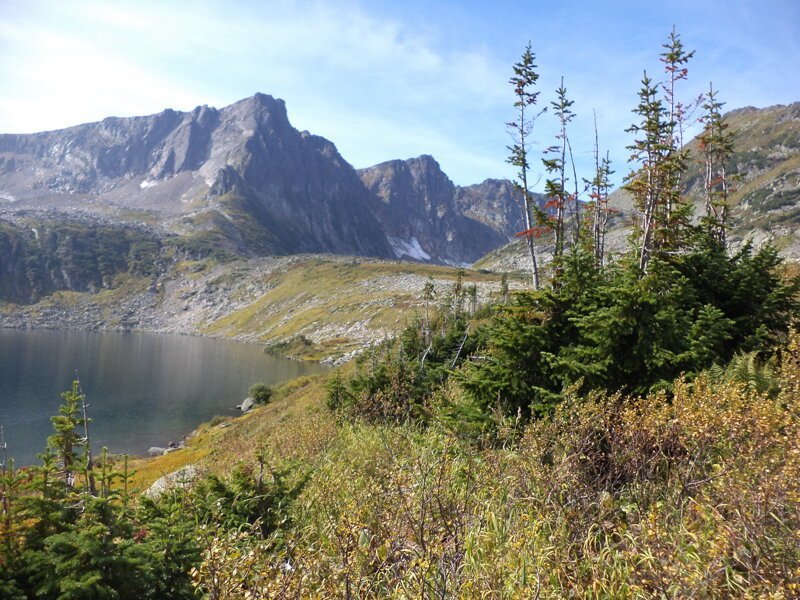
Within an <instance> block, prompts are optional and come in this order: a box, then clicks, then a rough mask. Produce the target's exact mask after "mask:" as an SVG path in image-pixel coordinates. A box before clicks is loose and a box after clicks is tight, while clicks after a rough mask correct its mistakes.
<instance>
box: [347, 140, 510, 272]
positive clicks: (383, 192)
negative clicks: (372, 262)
mask: <svg viewBox="0 0 800 600" xmlns="http://www.w3.org/2000/svg"><path fill="white" fill-rule="evenodd" d="M359 175H360V176H361V180H362V181H363V182H364V185H365V186H366V187H367V189H369V191H370V192H371V193H372V194H373V197H374V198H375V201H376V202H375V212H376V214H377V215H378V218H379V220H380V221H381V223H382V224H383V227H384V231H385V233H386V236H387V238H388V240H389V243H390V244H391V246H392V250H393V251H394V253H395V256H397V257H398V258H411V259H415V260H422V261H430V260H433V261H435V262H443V263H447V264H454V265H466V264H471V263H472V262H474V261H475V260H477V259H478V258H480V257H481V256H483V255H484V254H486V253H487V252H489V251H490V250H492V249H494V248H497V247H498V246H501V245H502V244H504V243H505V242H506V241H507V238H506V236H505V235H504V234H503V233H501V232H499V231H497V230H496V229H494V228H492V227H491V226H490V225H489V224H487V223H485V222H482V221H480V220H477V219H475V218H473V217H472V216H468V215H467V214H465V213H464V211H463V210H462V208H461V206H460V205H459V203H458V202H457V201H456V197H457V189H458V188H456V186H455V185H453V182H452V181H450V179H449V178H448V177H447V175H445V174H444V172H442V170H441V168H440V167H439V163H437V162H436V161H435V160H434V159H433V157H432V156H427V155H423V156H420V157H418V158H412V159H409V160H392V161H389V162H385V163H381V164H379V165H376V166H374V167H369V168H367V169H362V170H360V171H359Z"/></svg>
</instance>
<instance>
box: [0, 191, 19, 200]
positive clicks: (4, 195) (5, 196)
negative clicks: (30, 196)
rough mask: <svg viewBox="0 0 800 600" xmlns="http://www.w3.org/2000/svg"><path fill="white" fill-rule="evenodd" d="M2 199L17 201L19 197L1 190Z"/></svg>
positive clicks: (0, 198) (0, 197) (0, 196)
mask: <svg viewBox="0 0 800 600" xmlns="http://www.w3.org/2000/svg"><path fill="white" fill-rule="evenodd" d="M0 200H5V201H6V202H16V201H17V199H16V198H15V197H14V196H12V195H11V194H9V193H8V192H0Z"/></svg>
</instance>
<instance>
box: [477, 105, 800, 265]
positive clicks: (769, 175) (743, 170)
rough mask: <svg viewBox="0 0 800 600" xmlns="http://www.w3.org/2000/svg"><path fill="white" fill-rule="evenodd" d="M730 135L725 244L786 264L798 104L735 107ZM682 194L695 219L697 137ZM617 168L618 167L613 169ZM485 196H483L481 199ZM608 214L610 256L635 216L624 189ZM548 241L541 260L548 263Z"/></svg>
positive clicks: (519, 248) (794, 250)
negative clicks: (757, 250) (749, 245)
mask: <svg viewBox="0 0 800 600" xmlns="http://www.w3.org/2000/svg"><path fill="white" fill-rule="evenodd" d="M724 120H725V123H727V124H728V126H729V128H730V131H731V132H732V134H733V156H732V158H731V161H730V164H729V168H728V172H729V173H733V174H735V175H736V181H734V182H733V185H732V194H731V197H730V204H731V209H730V217H729V226H730V230H729V233H728V241H729V243H730V245H731V247H732V248H733V249H736V248H739V247H741V246H742V244H744V243H746V242H748V241H752V242H753V243H754V244H755V245H761V244H763V243H765V242H770V243H772V244H774V245H775V247H776V248H777V249H778V250H779V251H780V253H781V254H782V255H783V256H785V257H786V258H789V259H791V260H800V102H795V103H793V104H789V105H776V106H770V107H767V108H762V109H759V108H753V107H746V108H739V109H736V110H732V111H730V112H728V113H726V114H725V117H724ZM687 147H688V149H689V161H688V169H687V172H686V174H685V176H684V184H685V192H686V194H687V197H688V198H689V199H690V200H691V201H692V203H693V204H694V209H695V210H694V214H695V218H699V217H700V216H702V215H703V214H704V201H703V159H702V155H701V153H700V150H699V147H698V141H697V139H696V138H695V139H693V140H691V141H690V142H689V144H688V146H687ZM618 170H619V169H618ZM483 197H484V198H486V197H488V196H486V195H484V196H483ZM609 204H610V205H611V206H612V207H613V208H614V210H615V211H616V212H615V213H614V214H612V216H611V222H610V229H609V232H608V237H607V240H606V247H607V249H608V250H609V251H611V252H612V253H616V254H618V253H620V252H623V251H624V250H625V249H626V248H627V239H628V235H629V233H630V230H631V228H630V224H631V223H632V222H633V221H634V220H635V219H637V218H638V215H637V213H636V210H635V209H634V207H633V199H632V197H631V196H630V194H628V193H627V192H626V191H625V190H624V189H617V190H616V191H615V192H614V193H613V194H612V195H611V197H610V198H609ZM546 243H547V240H543V243H542V246H543V247H542V249H541V250H542V257H543V259H544V260H545V261H546V260H547V257H548V256H547V252H548V250H547V248H546V247H544V246H546ZM528 263H529V259H528V258H527V250H526V248H524V245H523V244H522V243H521V242H519V241H517V242H514V243H512V244H509V245H508V246H506V247H504V248H499V249H497V250H495V251H493V252H492V253H491V254H490V255H487V256H486V257H484V259H482V260H481V261H479V262H478V263H477V266H480V267H481V268H486V269H497V270H516V269H525V268H526V267H527V265H528Z"/></svg>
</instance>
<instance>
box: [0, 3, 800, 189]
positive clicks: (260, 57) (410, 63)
mask: <svg viewBox="0 0 800 600" xmlns="http://www.w3.org/2000/svg"><path fill="white" fill-rule="evenodd" d="M673 25H675V26H676V27H677V29H678V32H679V33H680V34H681V38H682V40H683V42H684V44H685V45H686V47H687V48H688V49H694V50H696V56H695V59H694V60H693V61H692V62H691V63H690V65H689V69H690V74H689V81H688V82H686V84H685V85H684V86H683V89H682V92H683V95H684V96H685V97H686V98H691V97H693V96H695V95H697V94H698V93H700V92H702V91H703V90H705V89H707V88H708V83H709V81H713V82H714V86H715V87H716V88H717V89H718V90H719V94H720V98H721V99H722V100H724V101H726V102H727V108H738V107H740V106H746V105H753V106H758V107H763V106H768V105H772V104H779V103H780V104H785V103H789V102H794V101H798V100H800V1H798V0H691V1H690V0H651V1H650V2H644V1H641V0H630V1H622V0H616V1H614V0H607V1H604V2H590V1H588V0H586V1H579V0H575V1H570V0H561V1H559V0H548V1H543V0H528V1H527V2H525V1H521V0H520V1H514V0H506V1H503V0H498V1H495V2H485V1H465V2H455V1H444V2H435V1H433V0H429V1H428V2H423V1H418V0H405V1H402V2H397V1H383V0H379V1H372V2H368V1H366V0H339V1H336V2H321V1H306V0H296V1H292V0H275V1H267V0H264V1H260V2H256V1H250V2H245V1H241V2H235V1H228V2H225V1H222V0H192V1H191V2H187V1H182V0H176V1H170V2H167V1H152V0H137V1H135V2H129V1H127V0H117V1H112V0H84V1H70V0H51V1H40V0H0V90H2V93H0V132H6V133H16V132H20V133H21V132H32V131H41V130H47V129H57V128H61V127H67V126H70V125H75V124H78V123H83V122H88V121H96V120H100V119H102V118H103V117H106V116H109V115H114V116H131V115H141V114H151V113H155V112H159V111H161V110H163V109H164V108H166V107H171V108H175V109H179V110H190V109H192V108H194V107H195V106H197V105H201V104H208V105H211V106H217V107H221V106H225V105H227V104H230V103H232V102H235V101H236V100H239V99H241V98H244V97H246V96H250V95H252V94H253V93H255V92H257V91H260V92H264V93H268V94H271V95H273V96H276V97H279V98H283V99H284V100H286V103H287V108H288V111H289V118H290V120H291V121H292V123H293V124H294V125H295V127H297V128H298V129H308V130H309V131H311V132H313V133H316V134H318V135H322V136H325V137H327V138H329V139H330V140H332V141H333V142H334V143H335V144H336V145H337V147H338V149H339V151H340V152H341V153H342V155H343V156H344V157H345V158H346V159H347V160H348V161H349V162H350V163H352V164H353V165H354V166H355V167H359V168H360V167H366V166H369V165H372V164H376V163H379V162H382V161H385V160H389V159H393V158H409V157H412V156H417V155H420V154H432V155H433V156H434V157H435V158H436V159H437V160H438V161H439V162H440V164H441V165H442V167H443V169H444V170H445V172H446V173H448V175H450V177H451V178H452V179H453V180H454V181H455V182H456V183H458V184H462V185H466V184H470V183H477V182H479V181H482V180H483V179H485V178H487V177H511V176H513V170H512V169H511V167H509V166H508V165H507V164H506V163H505V157H506V155H507V150H506V146H507V145H508V144H509V143H510V140H509V137H508V133H507V131H506V127H505V122H506V121H508V120H510V119H512V118H513V109H512V103H513V97H512V93H511V88H510V86H509V85H508V83H507V81H508V77H509V76H510V73H511V65H512V64H513V63H514V62H515V61H516V60H518V58H519V56H520V54H521V52H522V50H523V49H524V46H525V44H526V43H527V42H528V41H529V40H530V42H531V43H532V46H533V50H534V53H535V54H536V56H537V64H538V65H539V72H540V75H541V78H540V80H539V89H540V90H541V96H540V100H541V102H542V103H543V104H547V103H549V101H550V100H551V99H552V97H553V90H555V88H556V87H557V86H558V83H559V80H560V78H561V76H563V77H564V81H565V85H566V88H567V90H568V94H569V96H570V97H571V98H572V99H573V100H574V101H575V104H574V107H573V108H574V110H575V112H576V114H577V117H576V119H575V121H574V124H573V127H572V130H571V131H570V136H571V138H572V141H573V147H574V149H575V151H576V154H577V159H578V166H579V170H580V171H582V172H583V173H579V175H580V174H585V175H586V176H589V174H590V173H589V172H588V170H589V169H590V163H591V160H590V158H591V153H592V143H593V142H592V140H593V136H594V134H593V131H592V114H593V111H595V112H596V113H597V120H598V127H599V133H600V144H601V147H603V148H607V149H608V150H609V151H610V153H611V156H612V159H613V160H614V162H615V165H614V166H615V169H616V171H617V177H620V176H621V175H623V174H625V173H627V171H628V170H629V167H628V165H627V164H626V162H625V161H626V158H627V151H626V150H625V145H626V144H627V143H628V142H629V139H628V136H627V134H625V133H624V129H625V128H626V127H627V126H629V125H630V124H631V123H632V122H633V115H632V114H631V108H633V106H634V105H635V104H636V92H637V90H638V88H639V81H640V79H641V76H642V71H643V70H644V69H647V70H648V72H649V73H651V74H652V75H654V76H656V75H660V74H661V67H660V64H659V62H658V54H659V52H660V51H661V44H662V43H664V42H665V40H666V38H667V35H668V33H669V32H670V30H671V29H672V26H673ZM554 133H555V123H553V120H552V118H550V117H549V116H548V115H543V116H542V117H540V119H539V120H538V121H537V125H536V129H535V133H534V140H535V146H534V147H533V149H532V152H533V154H534V156H535V157H537V158H536V160H535V161H534V170H535V171H537V172H538V171H540V169H539V167H538V156H539V153H540V151H541V150H542V149H543V148H544V147H546V146H548V145H549V144H551V143H552V141H553V135H554Z"/></svg>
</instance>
